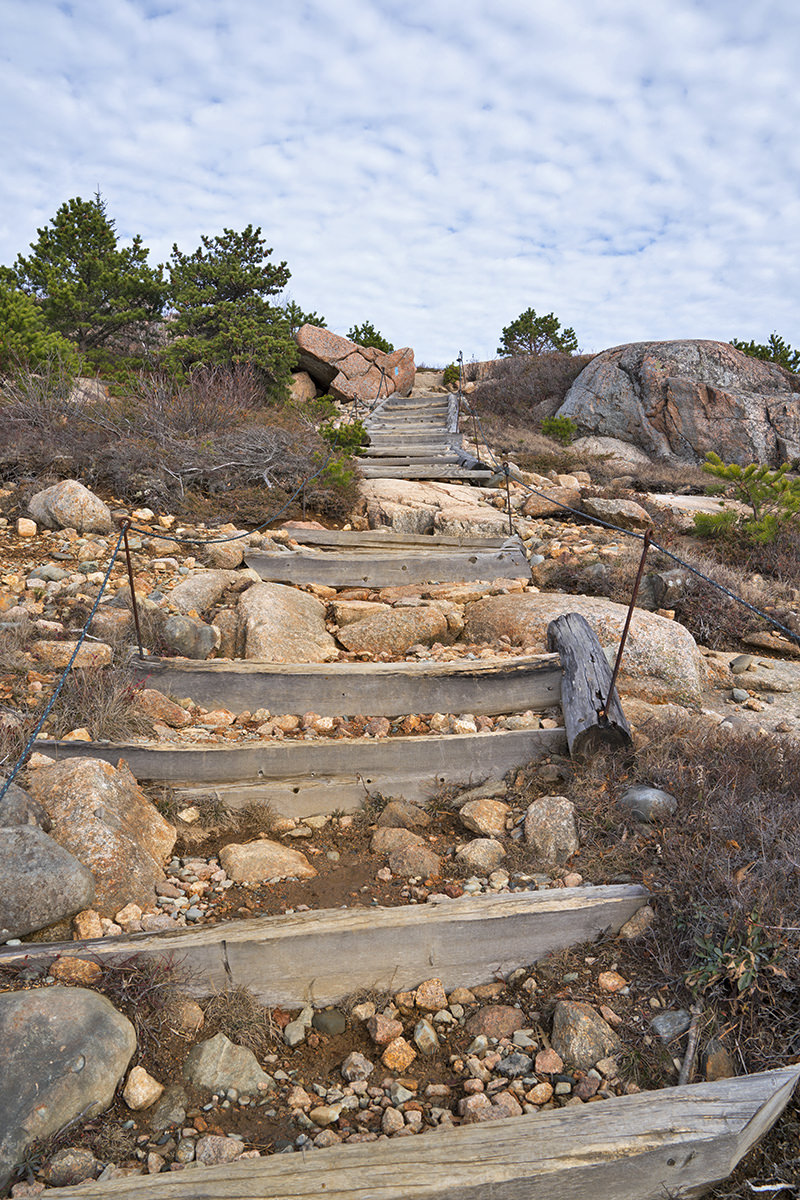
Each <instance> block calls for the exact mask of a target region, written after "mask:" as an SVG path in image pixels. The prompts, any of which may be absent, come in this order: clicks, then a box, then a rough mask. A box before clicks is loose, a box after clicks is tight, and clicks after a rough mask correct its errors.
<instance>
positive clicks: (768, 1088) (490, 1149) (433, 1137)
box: [47, 1066, 800, 1200]
mask: <svg viewBox="0 0 800 1200" xmlns="http://www.w3.org/2000/svg"><path fill="white" fill-rule="evenodd" d="M798 1076H800V1067H797V1066H794V1067H784V1068H783V1069H781V1070H777V1071H764V1072H761V1073H760V1074H758V1075H744V1076H740V1077H739V1078H737V1079H723V1080H719V1081H717V1082H715V1083H696V1084H689V1085H687V1086H684V1087H672V1088H663V1089H662V1090H661V1091H657V1092H642V1093H641V1094H640V1095H638V1096H619V1097H616V1098H614V1099H611V1100H603V1101H602V1102H601V1103H598V1104H586V1105H583V1106H580V1105H578V1106H575V1107H573V1106H569V1107H567V1108H563V1109H561V1110H557V1111H552V1112H540V1113H532V1114H529V1115H526V1116H522V1117H511V1118H508V1119H507V1120H504V1121H495V1122H489V1123H487V1124H479V1125H465V1126H462V1127H461V1128H459V1129H440V1130H435V1131H432V1132H430V1133H426V1134H424V1135H422V1136H423V1138H424V1140H423V1141H422V1142H419V1141H418V1140H417V1138H402V1139H395V1138H391V1139H389V1140H387V1141H385V1142H373V1143H367V1144H366V1145H355V1146H348V1145H344V1146H333V1147H331V1148H330V1149H328V1150H315V1151H314V1152H313V1154H308V1155H305V1154H303V1155H300V1154H286V1155H284V1154H276V1155H273V1156H272V1157H269V1158H256V1159H247V1160H245V1161H244V1162H233V1163H228V1164H227V1165H225V1166H222V1167H207V1168H202V1167H194V1166H192V1167H190V1168H188V1169H187V1170H185V1171H179V1172H175V1173H170V1174H162V1175H149V1176H144V1175H142V1176H137V1177H129V1178H127V1179H120V1180H115V1181H111V1182H108V1183H91V1182H90V1183H84V1184H82V1185H81V1188H80V1191H77V1190H76V1189H75V1188H63V1189H62V1188H53V1189H50V1190H48V1193H47V1195H48V1200H49V1198H52V1200H74V1197H76V1196H81V1197H85V1198H86V1200H101V1198H102V1200H106V1198H107V1200H148V1198H152V1200H319V1197H326V1200H489V1198H491V1200H585V1198H587V1197H591V1200H664V1198H665V1197H667V1196H682V1197H690V1196H699V1195H701V1194H702V1193H703V1191H705V1190H706V1189H707V1188H708V1187H709V1186H710V1185H711V1184H713V1183H717V1182H720V1181H722V1180H723V1179H725V1178H726V1177H727V1176H728V1175H730V1173H731V1172H732V1171H733V1170H734V1168H735V1167H736V1165H737V1164H738V1163H739V1161H740V1160H741V1159H742V1158H743V1157H744V1155H745V1154H746V1153H747V1152H748V1150H750V1149H751V1148H752V1147H753V1146H754V1145H755V1144H756V1142H758V1141H759V1140H760V1139H761V1138H762V1137H763V1136H764V1134H765V1133H766V1132H767V1131H768V1130H769V1129H770V1128H771V1126H772V1125H773V1124H774V1123H775V1121H776V1120H777V1118H778V1117H779V1116H780V1114H781V1113H782V1112H783V1110H784V1108H785V1107H786V1105H787V1104H788V1103H789V1100H790V1099H791V1097H792V1093H793V1091H794V1089H795V1086H796V1084H797V1080H798Z"/></svg>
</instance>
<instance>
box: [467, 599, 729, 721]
mask: <svg viewBox="0 0 800 1200" xmlns="http://www.w3.org/2000/svg"><path fill="white" fill-rule="evenodd" d="M627 611H628V610H627V607H626V606H625V605H624V604H615V603H614V602H613V601H612V600H604V599H601V598H600V597H598V596H569V595H565V594H562V593H560V592H541V593H539V595H531V594H530V593H524V594H522V595H511V596H488V597H486V598H485V599H483V600H477V601H476V602H475V603H474V604H468V605H467V607H466V619H465V625H464V633H463V635H462V641H465V642H490V643H492V644H493V643H495V642H496V641H497V639H498V638H500V637H502V636H503V635H504V634H506V635H508V637H510V638H511V641H512V644H515V645H521V646H525V647H526V648H527V649H528V650H529V651H531V652H536V653H541V652H543V651H545V650H546V649H547V626H548V625H549V623H550V622H551V621H553V620H555V618H556V617H560V616H561V615H562V613H569V612H577V613H580V614H581V616H583V617H585V618H586V620H587V621H588V622H589V624H590V626H591V627H592V629H593V630H594V632H595V633H596V634H597V637H598V639H599V641H600V645H601V646H602V647H603V649H604V650H605V651H606V654H607V655H608V656H609V658H610V660H611V661H612V662H613V659H614V657H615V656H616V652H617V647H618V646H619V640H620V637H621V636H622V629H623V626H624V624H625V617H626V615H627ZM704 681H705V668H704V665H703V659H702V656H701V654H700V651H699V650H698V648H697V643H696V642H695V640H694V638H693V637H692V635H691V634H690V633H689V631H688V629H684V627H683V625H679V624H678V622H677V621H669V620H667V618H666V617H659V616H657V615H656V614H655V613H651V612H644V611H643V610H642V609H640V608H637V609H634V613H633V618H632V620H631V627H630V631H629V633H628V640H627V643H626V645H625V654H624V656H623V659H622V666H621V668H620V675H619V690H620V693H621V694H622V695H623V696H625V695H629V696H636V697H637V698H639V699H641V700H647V701H649V702H650V703H653V704H666V703H667V702H668V701H671V700H674V701H677V702H678V703H685V702H687V701H689V702H697V701H699V700H700V696H701V692H702V686H703V683H704Z"/></svg>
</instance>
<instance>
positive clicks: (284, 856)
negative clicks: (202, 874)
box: [219, 838, 317, 883]
mask: <svg viewBox="0 0 800 1200" xmlns="http://www.w3.org/2000/svg"><path fill="white" fill-rule="evenodd" d="M219 862H220V866H221V867H222V869H223V871H225V872H226V874H227V876H228V878H229V879H232V880H233V881H234V882H235V883H262V882H264V880H268V879H287V878H291V877H295V876H296V877H297V878H299V879H313V878H314V876H315V875H316V874H317V872H316V871H315V869H314V868H313V867H312V866H311V863H310V862H309V861H308V859H307V858H306V856H305V854H301V852H300V851H299V850H290V849H289V848H288V847H287V846H282V845H281V844H280V843H279V842H272V841H270V840H269V839H268V838H259V839H257V840H256V841H254V842H247V843H244V844H237V843H236V842H231V843H229V844H228V845H227V846H223V847H222V849H221V850H220V852H219Z"/></svg>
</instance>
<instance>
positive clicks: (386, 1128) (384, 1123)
mask: <svg viewBox="0 0 800 1200" xmlns="http://www.w3.org/2000/svg"><path fill="white" fill-rule="evenodd" d="M404 1125H405V1118H404V1117H403V1114H402V1113H401V1112H399V1111H398V1110H397V1109H396V1108H391V1107H389V1108H385V1109H384V1110H383V1116H382V1117H381V1132H383V1133H385V1134H387V1135H388V1136H389V1137H391V1135H392V1134H393V1133H399V1132H400V1130H401V1129H402V1128H403V1126H404Z"/></svg>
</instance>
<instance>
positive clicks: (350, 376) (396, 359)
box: [295, 325, 415, 404]
mask: <svg viewBox="0 0 800 1200" xmlns="http://www.w3.org/2000/svg"><path fill="white" fill-rule="evenodd" d="M295 340H296V342H297V348H298V351H299V359H300V366H301V367H302V368H303V370H305V371H307V372H308V374H309V375H310V376H311V378H312V379H314V380H316V382H317V383H318V384H319V385H320V386H321V387H323V388H325V389H326V391H328V392H330V394H331V395H332V396H334V397H335V399H337V400H344V401H349V400H355V399H356V398H358V399H359V400H360V401H362V402H363V403H365V404H369V403H372V402H373V401H374V400H376V399H377V397H378V390H379V389H380V394H381V396H382V397H385V396H391V395H393V394H394V393H395V392H396V393H397V394H398V395H399V396H408V395H409V393H410V391H411V389H412V387H413V386H414V375H415V367H414V351H413V350H412V349H410V347H408V346H406V347H404V348H403V349H402V350H393V351H392V353H391V354H384V353H383V351H382V350H376V349H375V348H374V347H372V346H359V345H358V344H357V343H356V342H351V341H349V340H348V339H347V338H344V337H340V336H339V335H338V334H336V333H331V331H330V329H321V328H320V327H319V326H318V325H301V327H300V328H299V329H298V331H297V333H296V334H295ZM381 369H382V370H383V374H381Z"/></svg>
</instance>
